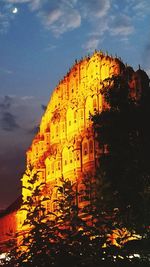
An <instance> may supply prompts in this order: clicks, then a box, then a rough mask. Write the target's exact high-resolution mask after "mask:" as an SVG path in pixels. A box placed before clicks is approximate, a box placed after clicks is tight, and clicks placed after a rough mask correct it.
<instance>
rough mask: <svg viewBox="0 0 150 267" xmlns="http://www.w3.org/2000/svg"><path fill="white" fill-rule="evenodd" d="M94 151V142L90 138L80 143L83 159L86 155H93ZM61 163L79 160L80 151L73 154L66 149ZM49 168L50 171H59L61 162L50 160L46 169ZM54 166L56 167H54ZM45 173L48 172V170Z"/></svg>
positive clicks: (66, 163)
mask: <svg viewBox="0 0 150 267" xmlns="http://www.w3.org/2000/svg"><path fill="white" fill-rule="evenodd" d="M93 152H94V143H93V140H90V141H89V142H84V143H83V144H82V157H83V159H84V157H85V158H87V156H88V155H89V156H90V155H91V154H92V155H93ZM63 158H64V160H63V165H64V166H66V165H68V164H73V162H75V161H77V162H78V161H79V160H80V151H77V152H76V154H73V152H72V151H69V150H66V151H65V152H64V153H63ZM49 168H50V169H51V173H54V170H56V171H60V170H61V162H60V161H58V162H57V163H56V162H55V163H54V162H52V163H51V165H50V166H49V167H48V169H49ZM55 168H56V169H55ZM47 174H48V175H49V174H50V170H48V172H47Z"/></svg>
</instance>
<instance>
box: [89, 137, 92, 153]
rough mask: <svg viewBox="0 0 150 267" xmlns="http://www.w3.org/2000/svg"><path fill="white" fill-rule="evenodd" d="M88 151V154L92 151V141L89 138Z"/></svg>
mask: <svg viewBox="0 0 150 267" xmlns="http://www.w3.org/2000/svg"><path fill="white" fill-rule="evenodd" d="M89 152H90V154H91V153H93V141H92V140H90V142H89Z"/></svg>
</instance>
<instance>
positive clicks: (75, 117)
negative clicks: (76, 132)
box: [74, 111, 77, 123]
mask: <svg viewBox="0 0 150 267" xmlns="http://www.w3.org/2000/svg"><path fill="white" fill-rule="evenodd" d="M76 122H77V111H75V112H74V123H76Z"/></svg>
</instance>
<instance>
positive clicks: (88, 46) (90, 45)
mask: <svg viewBox="0 0 150 267" xmlns="http://www.w3.org/2000/svg"><path fill="white" fill-rule="evenodd" d="M99 42H100V40H99V38H95V37H92V38H91V39H89V40H88V41H87V42H86V43H85V44H84V45H83V48H84V49H85V50H86V51H87V52H92V51H94V50H95V49H97V48H98V45H99Z"/></svg>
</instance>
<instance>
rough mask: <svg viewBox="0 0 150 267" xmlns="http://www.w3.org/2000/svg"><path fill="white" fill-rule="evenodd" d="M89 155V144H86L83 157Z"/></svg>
mask: <svg viewBox="0 0 150 267" xmlns="http://www.w3.org/2000/svg"><path fill="white" fill-rule="evenodd" d="M87 154H88V144H87V143H84V145H83V155H84V156H86V155H87Z"/></svg>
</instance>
